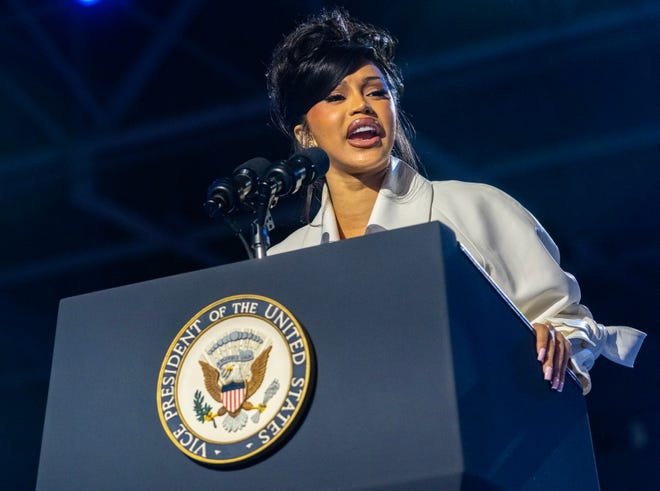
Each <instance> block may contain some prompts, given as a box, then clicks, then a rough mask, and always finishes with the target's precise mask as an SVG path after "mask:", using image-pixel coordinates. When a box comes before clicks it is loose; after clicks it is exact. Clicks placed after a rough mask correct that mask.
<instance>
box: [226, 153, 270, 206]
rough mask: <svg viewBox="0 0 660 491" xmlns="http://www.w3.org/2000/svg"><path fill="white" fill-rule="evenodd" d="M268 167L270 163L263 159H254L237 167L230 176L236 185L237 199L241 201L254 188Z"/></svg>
mask: <svg viewBox="0 0 660 491" xmlns="http://www.w3.org/2000/svg"><path fill="white" fill-rule="evenodd" d="M268 167H270V162H269V161H268V160H267V159H265V158H263V157H255V158H253V159H250V160H248V161H247V162H245V163H243V164H241V165H239V166H238V167H236V169H234V172H233V174H232V176H233V178H234V182H235V183H236V188H237V193H238V197H239V199H240V200H241V201H243V200H244V199H245V198H246V197H247V196H248V195H249V194H250V193H251V192H252V191H253V189H254V188H256V186H257V183H258V181H259V178H260V177H261V176H262V175H263V173H264V172H265V171H266V169H268Z"/></svg>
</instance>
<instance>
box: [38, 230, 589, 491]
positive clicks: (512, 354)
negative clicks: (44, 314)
mask: <svg viewBox="0 0 660 491" xmlns="http://www.w3.org/2000/svg"><path fill="white" fill-rule="evenodd" d="M240 294H254V295H261V296H264V297H268V298H271V299H275V300H276V301H277V302H279V303H281V304H282V305H285V306H286V308H287V309H289V310H290V311H291V312H292V313H293V315H294V316H295V317H296V318H297V319H298V321H299V322H300V323H301V324H302V325H303V326H304V328H305V330H306V331H307V333H308V336H309V339H310V340H311V343H312V345H313V350H314V353H315V368H316V376H315V387H314V391H313V395H312V398H311V401H310V403H309V405H308V407H307V411H306V414H305V415H304V416H301V421H300V423H299V426H298V428H297V429H296V431H295V432H293V433H292V434H291V435H290V436H289V438H288V439H287V440H286V441H283V443H282V444H281V445H280V446H279V448H277V449H276V450H275V451H273V452H271V453H270V454H269V455H267V456H265V457H264V458H262V459H260V460H258V461H256V462H254V463H251V464H247V465H242V466H239V467H236V468H224V467H223V468H220V469H218V468H214V467H211V466H207V465H202V464H200V463H199V462H197V461H194V460H193V459H191V458H189V457H187V456H186V455H184V454H183V453H182V452H181V451H180V450H179V449H178V448H176V446H175V445H174V444H173V443H172V442H171V441H170V439H169V438H168V437H167V435H166V434H165V431H164V429H163V425H162V424H161V421H160V420H159V415H158V408H157V402H156V392H157V387H158V378H159V371H160V370H161V365H162V364H163V357H164V355H165V353H166V352H167V350H168V347H169V346H170V344H171V343H172V340H173V339H174V338H175V336H176V335H177V333H178V332H179V331H180V329H181V327H182V326H184V325H186V323H187V322H188V321H189V320H190V319H191V318H193V317H194V315H195V313H196V312H199V311H200V309H203V308H204V307H205V306H207V305H210V304H212V303H213V302H217V301H218V300H219V299H222V298H225V297H230V296H233V295H240ZM534 345H535V343H534V335H533V333H532V331H531V328H530V326H529V325H528V324H527V323H526V321H525V320H524V319H523V318H522V317H521V316H520V314H519V313H518V312H517V311H515V309H513V308H512V306H511V305H510V304H509V302H508V300H507V299H506V298H505V297H504V296H503V295H501V294H500V292H499V291H498V290H497V289H496V288H495V287H494V286H493V285H492V284H491V282H490V280H489V279H488V278H487V277H486V276H485V275H484V273H483V272H482V271H481V270H480V269H479V268H478V267H476V266H475V265H474V264H473V263H472V261H471V259H470V258H469V256H468V255H467V254H465V253H464V252H463V251H462V250H461V248H460V246H459V245H458V244H457V243H456V241H455V238H454V236H453V234H452V233H451V232H449V231H448V230H447V229H445V228H444V227H442V226H441V225H440V224H438V223H429V224H424V225H419V226H414V227H409V228H405V229H399V230H394V231H390V232H383V233H377V234H373V235H368V236H365V237H361V238H357V239H353V240H348V241H341V242H338V243H333V244H328V245H324V246H319V247H314V248H309V249H303V250H300V251H296V252H291V253H287V254H281V255H277V256H273V257H268V258H266V259H263V260H259V261H257V260H252V261H244V262H240V263H235V264H229V265H225V266H220V267H215V268H210V269H206V270H202V271H196V272H192V273H186V274H181V275H176V276H171V277H167V278H162V279H157V280H152V281H147V282H143V283H139V284H134V285H129V286H125V287H120V288H114V289H110V290H105V291H100V292H95V293H90V294H86V295H81V296H77V297H72V298H67V299H64V300H62V302H61V305H60V311H59V317H58V324H57V332H56V337H55V348H54V355H53V365H52V372H51V382H50V388H49V395H48V404H47V410H46V419H45V424H44V433H43V442H42V448H41V459H40V465H39V473H38V480H37V488H38V489H44V490H45V489H96V490H101V489H113V490H114V489H209V488H210V487H213V488H223V489H232V490H239V489H287V490H294V489H301V490H310V489H352V490H356V489H392V490H395V489H442V490H445V489H446V490H454V489H455V490H458V489H463V490H466V489H506V490H509V489H528V490H543V489H548V490H551V489H552V490H554V489H581V490H592V489H598V478H597V474H596V466H595V462H594V455H593V449H592V444H591V436H590V430H589V423H588V418H587V413H586V404H585V401H584V399H583V396H582V394H581V389H580V387H579V386H578V384H577V382H575V381H574V380H572V379H570V378H569V377H567V380H566V385H565V388H564V391H563V393H556V392H555V391H551V390H550V389H549V387H548V384H547V382H544V381H543V379H542V375H541V370H540V366H539V364H538V362H537V361H536V354H535V349H534Z"/></svg>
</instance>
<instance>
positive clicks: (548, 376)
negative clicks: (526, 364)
mask: <svg viewBox="0 0 660 491" xmlns="http://www.w3.org/2000/svg"><path fill="white" fill-rule="evenodd" d="M543 378H544V379H545V380H550V379H551V378H552V367H546V369H545V370H543Z"/></svg>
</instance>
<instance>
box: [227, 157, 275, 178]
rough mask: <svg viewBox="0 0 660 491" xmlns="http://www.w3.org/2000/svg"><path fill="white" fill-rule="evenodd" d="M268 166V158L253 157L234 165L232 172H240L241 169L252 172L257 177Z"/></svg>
mask: <svg viewBox="0 0 660 491" xmlns="http://www.w3.org/2000/svg"><path fill="white" fill-rule="evenodd" d="M269 166H270V161H269V160H268V159H265V158H263V157H255V158H253V159H250V160H248V161H247V162H244V163H242V164H241V165H239V166H238V167H236V169H234V174H240V173H242V172H243V171H251V172H254V173H255V174H256V176H257V177H259V176H261V175H262V174H263V173H264V172H265V171H266V169H267V168H268V167H269Z"/></svg>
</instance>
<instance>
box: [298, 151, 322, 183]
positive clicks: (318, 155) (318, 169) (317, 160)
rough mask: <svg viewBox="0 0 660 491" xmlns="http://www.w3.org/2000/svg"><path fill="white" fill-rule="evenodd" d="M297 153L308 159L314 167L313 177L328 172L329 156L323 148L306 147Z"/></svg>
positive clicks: (316, 177)
mask: <svg viewBox="0 0 660 491" xmlns="http://www.w3.org/2000/svg"><path fill="white" fill-rule="evenodd" d="M298 155H302V156H303V157H306V158H307V159H309V160H310V161H311V163H312V165H313V167H314V173H315V174H316V176H315V179H318V178H319V177H322V176H324V175H325V173H326V172H328V169H329V168H330V158H329V157H328V154H327V153H325V150H323V149H322V148H319V147H311V148H306V149H304V150H303V151H301V152H300V153H299V154H298Z"/></svg>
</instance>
